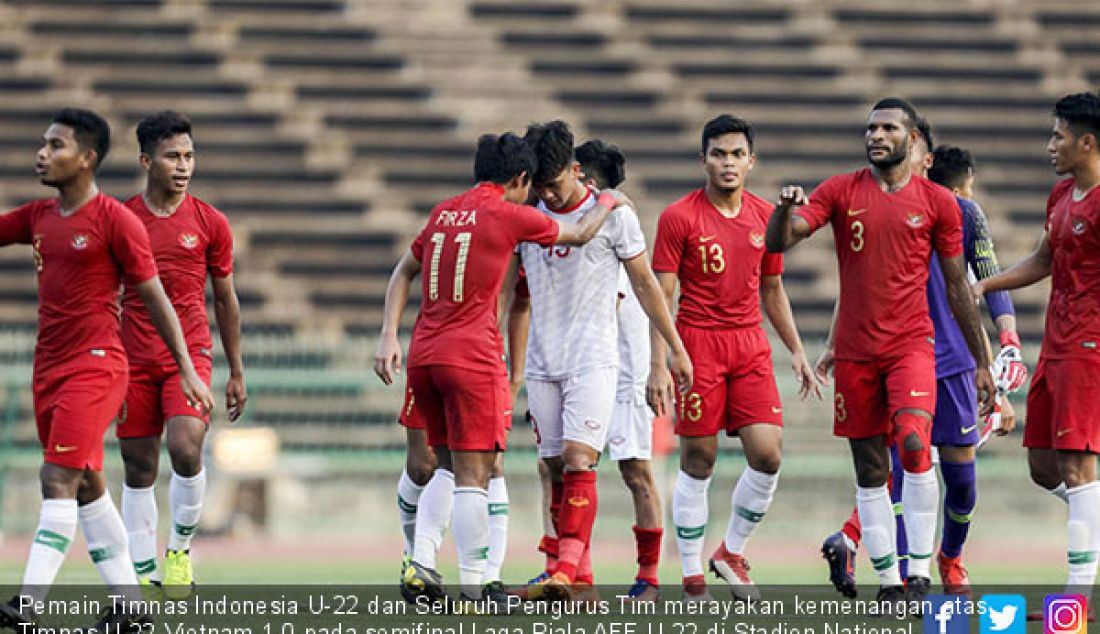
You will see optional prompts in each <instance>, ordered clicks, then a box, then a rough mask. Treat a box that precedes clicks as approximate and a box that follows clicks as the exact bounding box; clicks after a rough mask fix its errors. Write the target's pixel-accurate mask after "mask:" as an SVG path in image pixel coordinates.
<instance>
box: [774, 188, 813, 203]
mask: <svg viewBox="0 0 1100 634" xmlns="http://www.w3.org/2000/svg"><path fill="white" fill-rule="evenodd" d="M808 202H810V199H809V198H807V197H806V192H805V191H803V189H802V187H801V186H800V185H784V186H783V188H782V189H780V190H779V205H780V206H782V207H801V206H802V205H805V204H806V203H808Z"/></svg>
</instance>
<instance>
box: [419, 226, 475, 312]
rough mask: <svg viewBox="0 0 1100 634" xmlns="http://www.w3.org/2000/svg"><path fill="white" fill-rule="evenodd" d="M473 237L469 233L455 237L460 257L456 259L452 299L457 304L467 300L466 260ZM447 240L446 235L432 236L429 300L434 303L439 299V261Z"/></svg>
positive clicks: (437, 234)
mask: <svg viewBox="0 0 1100 634" xmlns="http://www.w3.org/2000/svg"><path fill="white" fill-rule="evenodd" d="M471 236H472V234H471V233H470V232H469V231H463V232H462V233H459V234H457V235H455V242H457V243H458V257H457V258H455V284H454V292H452V293H451V299H453V300H454V302H455V303H456V304H461V303H462V301H463V300H464V299H466V296H465V294H464V293H463V282H464V281H465V277H466V259H467V258H468V257H469V255H470V238H471ZM446 240H447V234H445V233H433V234H432V259H431V262H430V263H429V265H428V299H429V300H432V301H435V300H437V299H439V260H440V258H442V257H443V247H444V246H446Z"/></svg>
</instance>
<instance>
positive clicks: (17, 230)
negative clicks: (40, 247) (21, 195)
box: [0, 201, 38, 245]
mask: <svg viewBox="0 0 1100 634" xmlns="http://www.w3.org/2000/svg"><path fill="white" fill-rule="evenodd" d="M37 204H38V201H35V202H29V203H27V204H25V205H22V206H20V207H16V208H15V209H13V210H11V211H9V212H8V213H6V214H3V215H0V245H5V244H30V243H31V241H32V240H33V238H34V236H33V235H32V234H33V230H32V229H31V218H32V217H33V215H34V207H35V205H37Z"/></svg>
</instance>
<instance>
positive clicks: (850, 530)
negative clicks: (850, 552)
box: [840, 507, 863, 546]
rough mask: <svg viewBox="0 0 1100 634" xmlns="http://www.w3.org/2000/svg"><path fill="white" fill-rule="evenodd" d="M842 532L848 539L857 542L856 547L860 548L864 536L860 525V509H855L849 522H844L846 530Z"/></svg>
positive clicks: (841, 530) (849, 517)
mask: <svg viewBox="0 0 1100 634" xmlns="http://www.w3.org/2000/svg"><path fill="white" fill-rule="evenodd" d="M840 532H842V533H844V534H845V535H847V536H848V539H850V540H852V541H853V542H855V544H856V546H859V539H860V537H862V536H863V528H862V526H861V525H860V523H859V508H858V507H857V508H853V509H852V514H851V515H849V516H848V520H847V521H846V522H844V528H842V529H840Z"/></svg>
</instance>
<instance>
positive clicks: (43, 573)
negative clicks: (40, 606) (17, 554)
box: [20, 499, 77, 601]
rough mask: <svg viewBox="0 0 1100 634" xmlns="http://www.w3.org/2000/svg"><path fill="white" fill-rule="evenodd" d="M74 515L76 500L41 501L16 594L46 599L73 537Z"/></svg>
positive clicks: (75, 513)
mask: <svg viewBox="0 0 1100 634" xmlns="http://www.w3.org/2000/svg"><path fill="white" fill-rule="evenodd" d="M76 517H77V511H76V500H68V499H51V500H42V510H41V511H39V513H38V529H37V530H36V531H35V532H34V542H33V543H31V552H30V554H29V555H28V556H27V568H26V569H25V570H24V571H23V589H22V590H21V591H20V594H22V595H26V596H30V597H34V599H35V600H36V601H42V600H44V599H45V598H46V593H48V592H49V591H50V586H51V585H53V582H54V579H56V578H57V571H58V570H61V564H62V563H64V562H65V555H66V553H68V552H69V545H70V544H71V543H72V541H73V537H75V536H76Z"/></svg>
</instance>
